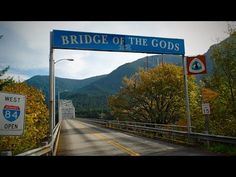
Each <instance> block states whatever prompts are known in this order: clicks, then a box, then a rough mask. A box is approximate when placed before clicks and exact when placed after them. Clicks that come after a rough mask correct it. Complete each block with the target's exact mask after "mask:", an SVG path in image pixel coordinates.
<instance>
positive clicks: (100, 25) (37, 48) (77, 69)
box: [0, 21, 236, 81]
mask: <svg viewBox="0 0 236 177" xmlns="http://www.w3.org/2000/svg"><path fill="white" fill-rule="evenodd" d="M228 24H231V25H232V26H234V27H235V26H236V22H226V21H203V22H201V21H197V22H195V21H184V22H181V21H166V22H165V21H161V22H158V21H140V22H139V21H82V22H79V21H78V22H77V21H61V22H60V21H55V22H54V21H27V22H26V21H9V22H8V21H0V70H1V69H3V68H5V67H6V66H10V69H9V71H8V72H7V75H8V76H13V77H14V79H15V80H17V81H24V80H26V79H29V78H31V77H33V76H35V75H48V73H49V44H50V41H49V35H50V31H52V30H53V29H56V30H68V31H82V32H95V33H110V34H124V35H136V36H150V37H164V38H178V39H184V44H185V55H186V56H194V55H199V54H204V53H205V52H207V50H208V49H209V47H210V46H211V45H213V44H216V43H218V42H220V41H222V40H224V39H225V38H227V37H228V34H227V28H228ZM150 55H153V54H145V53H126V52H123V53H122V52H106V51H88V50H62V49H60V50H59V49H56V50H54V59H55V61H57V60H59V59H63V58H73V59H74V61H73V62H71V61H61V62H58V63H57V64H56V66H55V75H56V76H57V77H62V78H70V79H85V78H89V77H93V76H97V75H102V74H109V73H110V72H112V71H113V70H115V69H116V68H117V67H119V66H120V65H123V64H125V63H129V62H132V61H135V60H137V59H139V58H142V57H146V56H150Z"/></svg>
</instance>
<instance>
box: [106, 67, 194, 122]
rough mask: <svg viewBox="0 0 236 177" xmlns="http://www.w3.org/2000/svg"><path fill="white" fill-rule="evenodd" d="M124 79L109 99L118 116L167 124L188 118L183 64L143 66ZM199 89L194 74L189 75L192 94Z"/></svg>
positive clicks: (111, 108) (118, 117) (192, 95)
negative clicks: (119, 88) (150, 67)
mask: <svg viewBox="0 0 236 177" xmlns="http://www.w3.org/2000/svg"><path fill="white" fill-rule="evenodd" d="M123 83H124V87H123V88H122V89H121V91H120V92H119V93H118V94H117V95H113V96H111V97H110V98H109V101H108V102H109V107H110V110H111V113H112V114H113V115H114V116H115V117H116V118H117V119H121V120H122V119H125V120H133V121H142V122H154V123H163V124H167V123H175V122H177V121H178V120H179V119H181V118H185V102H184V85H183V71H182V68H181V67H178V66H175V65H173V64H162V65H160V66H158V67H155V68H153V69H150V70H148V71H144V70H140V71H139V72H138V73H136V74H135V75H133V76H132V77H131V78H127V77H125V78H124V80H123ZM196 89H197V86H196V84H195V82H194V78H193V77H189V90H190V98H193V97H196V95H197V94H196V93H195V94H194V92H196ZM193 100H194V99H193ZM192 105H193V106H194V105H195V103H194V102H192Z"/></svg>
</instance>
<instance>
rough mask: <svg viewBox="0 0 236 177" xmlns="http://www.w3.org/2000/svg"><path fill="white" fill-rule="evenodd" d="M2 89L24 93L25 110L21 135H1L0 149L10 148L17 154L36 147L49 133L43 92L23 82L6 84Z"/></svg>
mask: <svg viewBox="0 0 236 177" xmlns="http://www.w3.org/2000/svg"><path fill="white" fill-rule="evenodd" d="M3 91H4V92H9V93H17V94H22V95H26V112H25V127H24V133H23V135H22V136H1V137H0V151H3V150H11V151H13V154H18V153H21V152H24V151H27V150H30V149H32V148H36V147H38V146H39V145H40V143H41V142H42V141H43V140H45V138H46V137H47V136H48V133H49V131H48V130H49V126H48V125H49V122H48V121H49V115H48V109H47V107H46V105H45V104H44V99H45V98H44V96H43V94H42V93H41V92H40V91H38V90H37V89H35V88H33V87H30V86H28V85H26V84H25V83H14V84H11V85H8V86H6V87H4V88H3Z"/></svg>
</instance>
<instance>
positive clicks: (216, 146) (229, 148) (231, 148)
mask: <svg viewBox="0 0 236 177" xmlns="http://www.w3.org/2000/svg"><path fill="white" fill-rule="evenodd" d="M208 150H209V151H211V152H220V153H224V154H227V155H236V147H235V145H229V144H220V143H211V144H210V147H209V148H208Z"/></svg>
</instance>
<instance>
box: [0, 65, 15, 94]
mask: <svg viewBox="0 0 236 177" xmlns="http://www.w3.org/2000/svg"><path fill="white" fill-rule="evenodd" d="M9 68H10V66H7V67H6V68H4V69H3V70H1V71H0V78H1V77H2V76H3V75H4V74H5V73H6V72H7V71H8V70H9ZM11 83H14V80H13V78H12V77H9V76H8V77H7V78H5V79H0V91H1V90H2V89H3V87H5V86H7V85H9V84H11Z"/></svg>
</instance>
